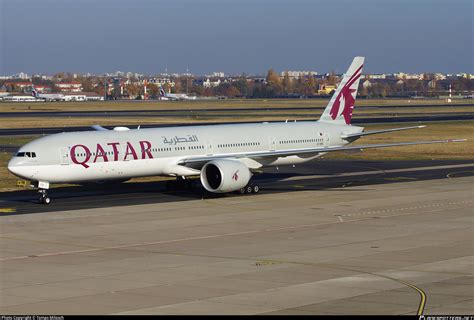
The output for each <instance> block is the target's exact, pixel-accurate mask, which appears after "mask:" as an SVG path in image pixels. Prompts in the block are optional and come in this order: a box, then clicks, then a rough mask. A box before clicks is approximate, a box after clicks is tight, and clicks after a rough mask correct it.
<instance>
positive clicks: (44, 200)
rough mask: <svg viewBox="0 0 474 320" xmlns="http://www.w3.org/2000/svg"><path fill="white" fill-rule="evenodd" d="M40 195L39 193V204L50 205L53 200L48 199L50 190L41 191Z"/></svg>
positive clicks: (39, 191)
mask: <svg viewBox="0 0 474 320" xmlns="http://www.w3.org/2000/svg"><path fill="white" fill-rule="evenodd" d="M38 193H39V198H38V203H40V204H50V203H51V198H50V197H48V190H46V189H39V190H38Z"/></svg>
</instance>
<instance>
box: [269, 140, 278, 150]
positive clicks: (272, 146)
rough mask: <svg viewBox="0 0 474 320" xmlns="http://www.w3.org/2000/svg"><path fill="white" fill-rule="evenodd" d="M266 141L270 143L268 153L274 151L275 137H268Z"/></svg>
mask: <svg viewBox="0 0 474 320" xmlns="http://www.w3.org/2000/svg"><path fill="white" fill-rule="evenodd" d="M268 139H269V143H270V151H275V146H276V143H275V137H270V138H268Z"/></svg>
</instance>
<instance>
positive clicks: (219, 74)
mask: <svg viewBox="0 0 474 320" xmlns="http://www.w3.org/2000/svg"><path fill="white" fill-rule="evenodd" d="M206 77H208V78H224V77H225V73H224V72H221V71H219V72H213V73H211V74H206Z"/></svg>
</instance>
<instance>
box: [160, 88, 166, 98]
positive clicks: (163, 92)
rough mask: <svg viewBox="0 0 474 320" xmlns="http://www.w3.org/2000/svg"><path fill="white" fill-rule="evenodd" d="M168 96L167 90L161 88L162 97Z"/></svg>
mask: <svg viewBox="0 0 474 320" xmlns="http://www.w3.org/2000/svg"><path fill="white" fill-rule="evenodd" d="M165 95H166V92H165V89H163V87H160V97H164V96H165Z"/></svg>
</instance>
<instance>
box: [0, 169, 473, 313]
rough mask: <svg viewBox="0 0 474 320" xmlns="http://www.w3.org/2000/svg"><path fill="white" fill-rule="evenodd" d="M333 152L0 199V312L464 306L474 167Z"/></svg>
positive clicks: (439, 309)
mask: <svg viewBox="0 0 474 320" xmlns="http://www.w3.org/2000/svg"><path fill="white" fill-rule="evenodd" d="M335 163H336V164H334V163H331V164H326V167H324V163H323V162H316V163H315V164H314V166H315V167H316V166H319V168H321V169H320V171H315V170H314V168H315V167H304V166H303V167H300V168H298V167H297V168H289V169H288V171H285V170H286V169H284V168H280V171H281V172H278V173H275V172H267V173H266V174H262V175H261V178H259V179H260V180H259V181H260V182H259V183H260V184H261V185H262V193H260V194H257V195H246V196H237V195H229V196H218V197H211V196H208V195H205V194H200V193H192V192H191V193H190V192H186V191H183V192H177V193H162V191H160V189H159V188H160V186H161V185H160V184H159V183H158V184H157V183H152V184H138V185H137V186H136V185H134V184H131V183H130V184H124V187H117V188H116V189H109V188H103V190H102V191H100V190H101V189H97V190H93V191H90V192H91V194H88V193H87V192H83V193H79V194H77V191H78V190H79V189H77V188H79V187H76V189H75V188H65V190H63V191H61V190H57V191H54V193H53V194H52V197H53V204H52V205H50V206H40V205H36V204H34V203H33V202H32V200H33V199H34V198H32V195H34V194H32V193H29V192H16V193H8V194H2V195H0V197H1V199H2V200H0V230H1V236H0V239H1V241H0V247H1V251H0V254H1V255H0V268H1V279H0V285H1V290H0V314H31V313H33V314H193V315H196V314H290V315H293V314H294V315H299V314H323V315H332V314H412V315H413V314H443V315H446V314H473V313H474V286H473V285H474V277H473V272H474V265H473V264H474V259H473V254H474V247H473V246H474V241H473V240H474V237H473V232H472V231H473V226H474V225H473V222H474V220H473V204H474V199H473V196H474V190H473V183H474V177H473V167H474V164H473V163H468V162H463V163H453V162H450V163H417V164H415V163H406V162H405V163H395V164H393V163H392V164H390V163H389V162H388V163H382V162H380V163H374V162H370V163H367V162H365V163H361V162H335ZM337 165H339V167H338V166H337ZM321 166H322V167H321ZM331 168H332V169H331ZM290 170H296V174H293V175H290V174H289V173H286V172H289V171H290ZM298 170H300V171H298ZM127 185H128V186H127ZM134 186H135V187H137V189H138V190H136V191H135V192H131V193H130V191H131V190H133V189H134ZM153 187H158V190H155V191H154V192H152V191H151V189H152V188H153ZM81 188H85V187H81ZM187 194H191V195H190V196H187ZM153 199H155V200H154V201H153ZM8 209H11V210H10V211H8Z"/></svg>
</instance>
